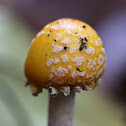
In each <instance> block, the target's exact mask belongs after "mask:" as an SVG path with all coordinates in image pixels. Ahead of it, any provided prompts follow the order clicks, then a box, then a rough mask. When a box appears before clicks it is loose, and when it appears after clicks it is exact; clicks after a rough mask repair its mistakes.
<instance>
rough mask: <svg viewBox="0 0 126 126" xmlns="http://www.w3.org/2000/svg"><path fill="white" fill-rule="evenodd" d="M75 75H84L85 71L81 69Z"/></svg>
mask: <svg viewBox="0 0 126 126" xmlns="http://www.w3.org/2000/svg"><path fill="white" fill-rule="evenodd" d="M77 75H78V76H84V75H85V71H81V72H80V71H77Z"/></svg>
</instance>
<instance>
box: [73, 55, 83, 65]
mask: <svg viewBox="0 0 126 126" xmlns="http://www.w3.org/2000/svg"><path fill="white" fill-rule="evenodd" d="M71 60H72V62H74V63H75V66H81V65H82V63H83V62H84V61H85V58H84V57H82V56H78V57H75V58H74V59H71Z"/></svg>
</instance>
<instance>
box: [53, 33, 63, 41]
mask: <svg viewBox="0 0 126 126" xmlns="http://www.w3.org/2000/svg"><path fill="white" fill-rule="evenodd" d="M61 37H62V34H61V33H60V34H56V36H55V37H54V39H55V40H56V41H58V40H59V39H60V38H61Z"/></svg>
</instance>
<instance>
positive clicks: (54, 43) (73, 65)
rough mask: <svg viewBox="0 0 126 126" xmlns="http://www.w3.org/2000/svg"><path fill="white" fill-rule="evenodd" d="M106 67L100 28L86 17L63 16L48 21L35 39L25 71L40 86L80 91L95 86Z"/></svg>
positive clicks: (39, 87)
mask: <svg viewBox="0 0 126 126" xmlns="http://www.w3.org/2000/svg"><path fill="white" fill-rule="evenodd" d="M104 68H105V50H104V47H103V44H102V41H101V39H100V38H99V36H98V34H97V33H96V31H95V30H94V29H93V28H92V27H91V26H89V25H88V24H86V23H84V22H82V21H79V20H76V19H70V18H63V19H59V20H56V21H54V22H52V23H49V24H48V25H46V26H45V27H44V28H43V29H42V30H41V31H40V32H39V33H38V34H37V35H36V37H35V38H34V39H33V41H32V44H31V46H30V49H29V51H28V56H27V58H26V62H25V75H26V77H27V81H28V82H29V83H30V84H31V85H32V87H36V88H37V89H42V88H49V87H52V88H49V92H51V93H52V90H53V91H54V90H55V89H58V90H61V91H63V90H67V89H68V88H69V90H70V88H71V89H74V90H75V91H78V92H79V91H80V88H81V87H82V88H83V89H85V90H87V89H93V88H94V87H95V86H96V85H97V81H98V79H99V78H100V77H101V75H102V74H103V72H104ZM34 90H35V89H34ZM32 91H33V88H32ZM67 91H68V90H67ZM33 92H35V91H33ZM54 92H56V91H54Z"/></svg>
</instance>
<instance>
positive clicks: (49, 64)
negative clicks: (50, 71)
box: [46, 58, 53, 67]
mask: <svg viewBox="0 0 126 126" xmlns="http://www.w3.org/2000/svg"><path fill="white" fill-rule="evenodd" d="M52 62H53V59H52V58H47V61H46V65H47V67H50V66H51V64H52Z"/></svg>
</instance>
